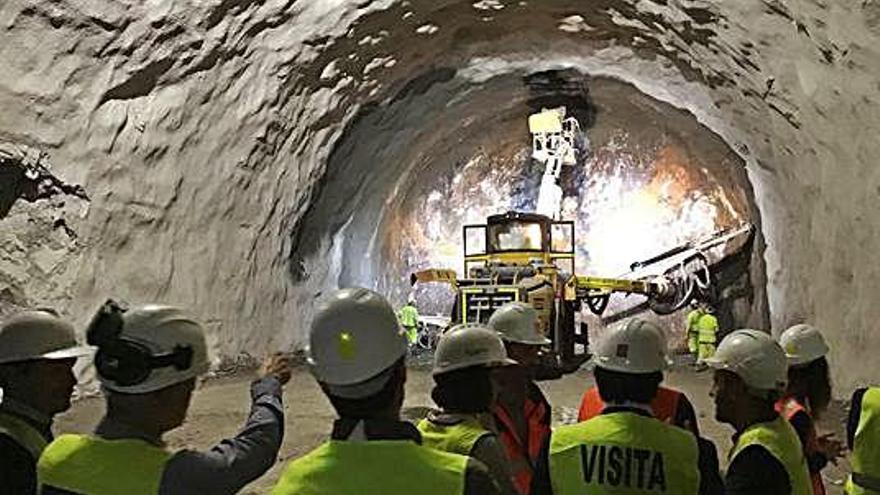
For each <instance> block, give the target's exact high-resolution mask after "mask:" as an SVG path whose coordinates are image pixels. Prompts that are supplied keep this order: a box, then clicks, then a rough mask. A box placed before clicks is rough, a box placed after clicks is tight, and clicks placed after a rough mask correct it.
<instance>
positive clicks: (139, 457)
mask: <svg viewBox="0 0 880 495" xmlns="http://www.w3.org/2000/svg"><path fill="white" fill-rule="evenodd" d="M170 457H171V454H170V453H168V452H167V451H165V450H163V449H161V448H159V447H156V446H155V445H151V444H149V443H147V442H145V441H143V440H133V439H132V440H129V439H125V440H104V439H102V438H97V437H91V436H87V435H61V436H60V437H58V438H56V439H55V441H54V442H52V443H50V444H49V446H48V447H46V450H44V451H43V455H42V456H40V460H39V462H38V463H37V478H38V479H39V483H40V486H41V487H46V486H51V487H54V488H60V489H62V490H67V491H71V492H74V493H83V494H88V495H119V494H125V495H155V494H157V493H159V484H160V482H161V481H162V473H163V472H164V470H165V463H166V462H168V459H169V458H170Z"/></svg>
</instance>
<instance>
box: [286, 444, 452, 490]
mask: <svg viewBox="0 0 880 495" xmlns="http://www.w3.org/2000/svg"><path fill="white" fill-rule="evenodd" d="M467 462H468V458H467V457H465V456H462V455H457V454H450V453H448V452H441V451H439V450H434V449H429V448H427V447H423V446H421V445H418V444H416V443H415V442H412V441H408V440H369V441H363V442H353V441H343V440H331V441H329V442H327V443H325V444H323V445H321V446H320V447H318V448H317V449H315V450H313V451H311V452H310V453H308V454H306V455H305V456H303V457H301V458H299V459H297V460H295V461H293V462H291V463H290V464H289V465H288V466H287V469H286V470H285V471H284V474H282V475H281V479H280V480H278V484H277V485H275V488H273V489H272V495H293V494H296V495H362V494H368V493H369V494H377V495H379V494H381V495H412V494H413V493H418V494H419V495H460V494H463V493H464V478H465V471H466V468H467Z"/></svg>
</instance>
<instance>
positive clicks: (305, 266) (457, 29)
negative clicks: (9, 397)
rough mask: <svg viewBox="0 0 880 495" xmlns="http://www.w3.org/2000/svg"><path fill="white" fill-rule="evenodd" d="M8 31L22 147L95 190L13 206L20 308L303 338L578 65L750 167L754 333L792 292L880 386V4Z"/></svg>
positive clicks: (372, 16)
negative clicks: (109, 301)
mask: <svg viewBox="0 0 880 495" xmlns="http://www.w3.org/2000/svg"><path fill="white" fill-rule="evenodd" d="M0 20H2V23H3V24H2V30H0V63H2V66H3V70H2V71H0V108H2V109H3V110H2V112H0V141H3V142H11V143H16V146H21V145H27V146H29V147H31V148H32V149H34V150H42V151H44V152H46V153H48V157H49V159H48V161H44V165H45V164H48V163H51V166H49V165H46V171H47V173H48V174H51V176H52V177H54V178H56V179H57V180H58V181H59V183H63V184H67V185H70V187H74V186H75V185H81V186H82V188H83V190H81V191H79V190H78V192H80V193H84V194H74V193H73V190H72V189H70V190H68V191H66V192H65V191H63V190H59V192H58V193H57V194H52V195H51V197H50V198H48V199H43V198H35V199H36V202H34V203H30V202H28V201H27V198H25V197H23V196H22V195H21V194H20V192H16V193H9V194H12V196H10V197H15V198H16V199H15V201H11V200H8V198H7V197H6V196H4V199H3V201H7V200H8V201H7V202H9V203H10V204H9V205H8V211H2V213H0V215H2V218H0V226H2V230H0V240H2V241H0V284H2V285H0V300H2V301H3V302H2V304H3V305H4V308H5V309H4V311H5V310H8V309H9V308H11V307H13V306H25V305H32V304H51V305H55V306H58V307H60V308H61V309H63V310H64V311H66V312H67V313H69V314H71V315H72V316H73V317H74V318H75V319H76V321H78V322H80V323H82V322H84V321H85V320H86V318H87V315H88V313H89V312H90V311H91V310H92V309H93V308H94V307H96V306H97V305H98V304H99V303H100V302H101V300H102V299H103V298H105V297H108V296H116V297H120V298H123V299H128V300H131V301H144V300H164V301H172V302H176V303H179V304H183V305H186V306H190V307H192V308H194V309H195V311H196V312H197V313H198V314H200V315H201V316H202V318H203V320H204V321H205V322H206V324H207V326H208V328H209V330H210V336H211V341H212V345H213V346H214V348H215V350H216V351H217V353H218V355H219V356H225V357H232V356H236V355H239V354H240V353H242V352H248V353H251V354H260V353H262V352H265V351H266V350H268V349H271V348H274V347H276V346H279V345H281V346H293V345H297V344H299V343H301V342H302V338H303V334H304V328H305V326H304V325H305V322H307V321H308V315H309V309H310V307H311V304H312V301H313V300H314V298H315V297H316V296H317V295H318V294H319V293H321V292H322V291H325V290H327V289H328V288H331V287H334V286H336V285H337V284H339V283H342V282H345V283H347V282H360V281H363V278H364V277H366V276H368V275H369V276H371V277H372V278H373V279H375V276H374V275H375V267H376V266H379V267H381V266H383V265H384V264H385V262H386V260H389V259H391V257H392V256H393V255H394V254H395V253H396V252H395V251H394V250H393V249H390V248H389V246H392V245H394V243H393V242H392V241H389V240H388V236H389V235H390V234H389V232H391V231H392V230H389V229H392V228H393V226H394V225H397V223H396V222H398V221H399V218H400V215H399V214H400V212H401V211H405V210H406V208H411V207H413V205H415V204H416V203H414V202H413V201H414V200H413V199H412V197H410V196H408V195H407V193H406V191H408V190H411V189H413V188H416V189H417V188H421V187H425V186H424V185H422V184H417V182H416V180H419V181H423V182H424V181H429V182H430V181H431V180H432V178H434V177H442V175H443V174H444V173H447V172H448V170H447V171H446V172H444V170H443V168H444V167H447V168H448V167H454V166H455V163H456V161H455V160H441V159H437V158H436V157H437V156H441V155H450V154H455V155H456V158H460V159H463V160H468V159H470V158H473V157H475V156H477V155H478V154H479V153H480V152H479V151H478V149H477V148H478V147H479V146H491V147H494V149H496V150H498V151H499V153H500V154H499V155H498V156H499V157H502V158H504V157H510V160H513V159H515V158H516V157H518V156H520V154H519V152H520V151H521V150H519V149H518V148H517V147H518V146H521V145H522V141H523V140H524V139H525V140H527V138H528V136H527V135H526V136H524V137H523V136H522V135H521V134H517V135H515V136H513V137H509V138H501V137H499V135H500V134H501V133H500V132H499V131H498V129H504V128H509V129H516V127H515V126H514V124H512V122H514V121H518V122H520V124H519V125H522V123H521V122H522V121H521V120H517V119H522V118H523V117H524V115H523V114H522V111H523V110H524V109H527V108H528V106H527V105H526V104H525V102H526V101H527V100H528V98H527V96H523V95H522V93H521V91H522V81H524V80H527V79H528V78H529V76H530V75H532V74H535V73H538V72H542V71H552V70H559V69H563V68H565V69H567V70H569V71H572V72H574V73H576V74H580V75H581V76H582V77H583V78H584V80H590V81H599V80H601V79H602V78H612V79H618V80H621V81H625V82H626V83H627V84H628V85H630V86H631V89H630V91H633V92H636V91H637V92H641V93H643V96H642V97H640V98H646V100H643V101H648V100H651V101H657V102H658V103H657V105H658V106H657V109H656V115H658V116H660V117H662V116H663V115H672V113H673V112H674V111H675V112H677V111H678V110H674V109H675V108H678V109H681V110H683V111H685V112H689V113H690V114H691V115H692V117H688V118H692V119H696V121H697V122H699V125H701V126H703V127H704V128H705V129H706V132H708V131H711V132H713V133H714V134H715V135H716V136H717V138H718V139H719V140H722V141H723V144H724V145H726V146H727V147H729V149H730V150H733V151H732V152H734V153H736V154H737V155H738V158H737V159H736V160H729V161H728V162H727V165H725V166H727V167H729V168H731V169H733V168H735V169H736V170H732V171H730V172H729V173H722V172H720V171H718V172H717V173H715V174H714V175H713V177H714V179H713V180H715V181H716V182H717V183H719V184H721V185H722V186H724V187H727V188H729V190H730V191H734V192H735V194H734V193H732V194H733V195H734V196H736V195H738V194H740V193H742V194H743V195H744V196H743V198H744V203H743V207H742V208H741V209H740V210H738V211H740V212H741V213H743V215H744V218H746V219H748V220H751V221H753V222H755V223H756V224H758V225H759V226H760V229H761V236H759V239H758V240H757V242H756V245H755V249H754V251H753V253H754V256H755V257H754V259H752V262H751V263H750V267H751V269H752V270H755V271H756V272H755V273H753V277H752V280H751V282H752V285H757V286H758V290H757V291H756V292H755V294H752V295H751V296H750V298H751V302H750V303H748V304H746V305H745V306H743V307H740V308H739V309H738V310H737V311H738V312H740V313H741V316H740V317H738V318H737V320H738V321H740V322H753V323H754V324H764V323H766V322H765V321H764V319H765V317H766V314H767V308H766V306H765V305H764V303H763V302H762V301H765V300H766V301H767V302H768V303H769V316H770V323H771V324H772V327H773V330H774V331H779V330H781V329H782V328H783V327H785V326H786V325H788V324H792V323H795V322H797V321H800V320H807V321H811V322H813V323H815V324H816V325H819V326H821V327H822V328H823V329H825V330H826V331H827V332H828V334H829V340H830V341H831V344H832V348H833V351H832V355H831V361H832V362H833V363H837V364H838V366H835V375H836V377H837V379H838V381H839V382H840V384H841V385H845V386H849V385H852V384H855V383H862V382H866V381H868V380H870V379H872V378H873V379H874V380H876V377H877V376H878V375H880V369H877V366H874V369H872V366H871V365H866V366H861V367H857V368H853V367H844V366H842V365H840V364H841V363H844V362H848V361H851V360H853V359H862V358H864V359H863V361H864V362H865V363H874V362H876V360H873V359H867V358H868V357H869V356H873V350H874V349H877V348H880V337H878V335H880V334H877V333H876V332H874V322H875V321H876V320H877V319H878V318H880V305H878V304H875V302H874V300H873V299H874V297H875V296H876V294H878V293H880V268H878V267H877V266H876V265H875V264H874V263H872V261H873V259H874V252H875V251H876V250H877V248H880V237H878V234H877V230H876V229H874V228H872V227H873V225H874V224H875V223H876V219H875V218H874V217H875V215H876V213H877V211H878V209H877V206H876V204H877V201H878V199H880V169H878V168H877V167H876V166H874V164H873V161H874V157H875V156H877V154H878V152H880V144H878V141H877V140H876V139H874V136H873V134H874V131H875V130H876V129H877V128H878V127H880V83H878V81H880V77H878V76H880V63H878V60H880V53H878V51H880V50H878V48H877V47H878V46H880V44H878V41H880V3H878V2H876V1H872V0H865V1H859V2H850V3H840V2H823V1H820V0H805V1H801V2H792V1H783V0H762V1H756V2H724V3H723V4H722V3H718V2H707V1H689V0H653V1H652V0H639V1H635V0H601V1H591V2H580V1H573V0H572V1H562V0H560V1H552V2H549V1H548V2H545V1H540V2H538V1H525V2H517V1H498V0H484V1H480V2H476V3H474V2H453V1H414V0H411V1H407V2H394V1H367V2H354V1H346V0H337V1H333V2H329V1H327V2H317V1H313V2H303V1H299V2H297V1H295V0H277V1H276V0H266V1H261V2H255V1H252V0H212V1H204V2H188V1H174V0H156V1H151V2H135V1H127V0H88V1H86V0H55V1H51V2H28V1H25V0H7V1H5V2H3V3H2V5H0ZM590 84H595V83H590ZM608 84H611V83H608ZM487 88H497V91H495V92H491V94H488V93H487V94H484V95H483V96H481V97H479V98H472V95H479V94H480V91H485V90H486V89H487ZM593 91H594V93H596V94H594V97H595V98H597V99H598V98H599V95H598V92H599V89H598V88H597V87H595V86H593ZM462 102H465V103H467V104H465V105H462ZM481 102H482V104H481ZM505 102H510V104H507V103H505ZM660 102H662V104H661V103H660ZM617 118H618V119H620V120H621V121H622V122H623V123H624V125H625V124H626V118H625V117H617ZM601 119H602V114H601V113H600V114H599V115H598V119H597V126H599V122H600V121H601ZM662 120H663V119H661V120H660V121H662ZM682 122H683V121H682ZM687 125H690V124H687ZM505 126H507V127H505ZM683 126H685V124H681V125H680V126H678V127H676V128H675V129H674V132H671V133H670V135H679V136H680V135H682V133H681V130H682V129H683V128H684V127H683ZM462 127H467V128H468V133H469V134H468V136H466V138H467V139H464V140H463V141H457V140H456V139H457V138H458V137H459V133H460V129H461V128H462ZM489 128H491V129H492V131H491V132H489V131H485V132H486V134H487V139H486V140H485V142H483V143H481V142H480V139H478V138H477V137H476V136H479V135H480V134H481V133H483V132H484V129H489ZM516 132H519V131H516ZM516 132H514V133H513V134H516ZM493 133H494V134H495V136H494V137H492V140H491V141H490V140H489V138H488V136H489V135H492V134H493ZM503 139H509V140H510V142H509V143H507V144H505V143H503V142H500V141H499V140H502V141H503ZM701 139H702V138H701ZM513 141H518V143H519V144H513ZM525 142H527V141H525ZM461 143H465V144H461ZM487 143H489V144H487ZM499 143H500V144H499ZM462 146H464V147H465V148H467V149H465V150H463V151H462V150H461V149H460V148H461V147H462ZM29 149H30V148H29ZM710 161H712V160H710ZM692 162H694V163H698V162H700V160H698V159H696V158H694V159H693V160H692ZM714 162H717V161H714ZM714 162H713V163H714ZM743 164H744V165H743ZM7 166H8V165H7V164H5V163H4V164H3V167H7ZM3 170H5V168H4V169H3ZM743 170H745V173H744V174H743ZM2 174H3V175H0V177H2V178H3V180H4V186H5V182H6V181H7V180H8V179H7V177H8V176H7V175H6V172H5V171H3V172H2ZM16 187H18V186H16ZM9 190H11V189H9ZM737 191H738V192H737ZM3 194H4V195H7V189H6V188H5V187H4V190H3ZM86 197H87V198H88V199H85V198H86ZM325 208H335V209H334V212H333V214H330V213H329V210H324V209H325ZM322 211H328V213H327V214H321V212H322ZM59 220H61V223H60V224H59ZM58 225H63V226H64V228H56V226H58ZM371 229H372V232H373V234H374V237H376V238H377V239H379V241H375V242H371V241H369V239H368V240H366V241H365V240H364V238H363V236H364V235H366V233H367V232H369V231H370V230H371ZM70 232H73V233H74V234H75V235H70ZM347 232H348V233H347ZM352 233H357V235H352ZM764 243H766V247H765V245H764ZM389 253H390V254H389ZM343 254H344V256H343ZM355 256H362V257H363V258H364V260H365V262H364V263H365V265H363V266H362V265H360V264H357V263H352V262H351V261H350V260H351V259H352V257H355ZM763 262H766V269H765V268H764V265H763ZM364 266H369V267H370V268H369V269H365V268H364ZM364 270H366V271H364ZM365 274H366V275H365ZM765 274H766V298H765V295H764V285H765V280H764V275H765ZM382 283H383V284H386V285H385V286H384V288H385V289H389V290H391V289H393V287H392V286H393V283H388V282H387V281H386V282H382ZM379 284H380V282H379V281H378V280H376V282H375V285H376V286H379Z"/></svg>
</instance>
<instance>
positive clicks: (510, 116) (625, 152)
mask: <svg viewBox="0 0 880 495" xmlns="http://www.w3.org/2000/svg"><path fill="white" fill-rule="evenodd" d="M418 82H419V83H420V86H421V87H422V88H423V89H422V91H418V92H412V91H411V90H410V88H411V87H412V86H407V87H405V88H404V90H402V91H401V92H400V93H399V94H397V95H395V96H394V97H393V98H391V99H390V100H389V101H388V102H386V103H384V104H382V105H373V106H369V107H367V108H365V109H364V110H362V112H361V113H360V114H358V115H356V116H355V117H354V118H353V119H352V122H351V124H349V126H348V127H347V128H346V130H345V132H344V133H343V134H342V135H341V137H340V138H339V140H338V141H337V144H336V146H335V148H334V149H333V152H332V153H331V155H330V158H329V161H328V166H327V174H326V176H325V178H324V179H323V180H322V182H321V184H320V188H319V189H318V192H317V193H316V198H315V200H314V202H313V203H312V206H311V207H310V209H309V211H308V212H307V213H306V215H305V216H304V217H303V220H302V222H301V223H300V224H298V225H297V226H296V228H295V229H294V233H293V249H292V256H291V259H290V263H291V276H292V277H293V278H294V280H295V281H296V282H297V283H308V282H309V279H310V278H311V277H313V276H316V275H317V276H319V277H320V279H321V280H322V281H323V283H327V281H328V279H329V281H331V282H332V283H331V285H337V286H339V287H347V286H366V287H370V288H373V289H376V290H378V291H380V292H382V293H384V294H388V295H389V296H390V297H391V299H392V301H393V302H394V303H395V304H402V303H403V302H404V301H405V299H406V298H407V297H408V296H409V295H410V294H414V295H415V296H416V300H417V303H418V305H419V307H420V308H421V310H422V311H423V312H427V313H436V314H448V313H449V311H450V308H451V305H452V295H451V292H450V291H449V290H448V288H445V289H444V288H437V287H431V286H425V285H424V284H421V285H419V286H417V287H415V288H413V287H411V284H410V280H409V278H410V277H409V276H410V274H411V273H413V272H415V271H418V270H423V269H428V268H450V269H454V270H456V271H457V272H458V273H459V275H460V276H465V273H464V272H463V268H462V259H463V255H464V247H463V246H464V239H463V234H462V228H463V226H464V225H468V224H480V223H484V222H485V219H486V217H488V216H489V215H493V214H499V213H504V212H506V211H522V212H531V211H534V210H535V204H536V201H537V196H538V188H539V184H540V181H541V176H542V174H543V173H544V165H543V164H540V163H537V162H535V161H533V160H532V158H531V137H530V134H529V131H528V126H527V125H526V120H527V117H528V116H529V114H531V113H534V112H538V111H541V110H542V109H545V108H556V107H559V106H564V107H565V108H566V109H567V111H568V113H569V115H573V116H575V117H576V118H577V119H578V121H579V122H580V124H581V128H582V129H583V133H584V137H585V142H586V143H587V144H586V146H585V150H584V151H583V152H582V154H581V156H582V158H581V160H580V161H579V163H578V164H576V165H575V166H572V167H568V168H567V169H566V171H565V172H564V173H563V177H562V179H561V184H562V187H563V191H564V201H563V212H562V215H561V218H562V219H565V220H574V221H575V236H576V239H577V242H576V258H575V270H576V273H579V274H591V275H597V276H604V277H616V276H620V275H622V274H624V273H625V272H628V271H629V266H630V264H631V263H633V262H635V261H639V260H644V259H648V258H651V257H652V256H655V255H657V254H660V253H663V252H665V251H667V250H669V249H672V248H674V247H676V246H680V245H683V244H685V243H687V242H690V241H695V240H699V239H702V238H705V237H706V236H708V235H711V234H713V233H715V232H717V231H721V230H724V229H730V228H734V227H738V226H741V225H744V224H747V223H753V224H755V225H759V224H760V216H759V212H758V210H757V207H756V206H755V202H754V197H753V194H754V193H753V190H752V188H751V185H750V183H749V180H748V177H747V175H746V172H745V163H744V161H743V160H742V158H741V157H740V156H739V155H738V154H737V153H736V152H735V151H734V150H732V149H731V148H730V146H728V145H727V143H725V142H724V140H723V139H721V138H719V137H718V136H717V135H716V134H714V133H713V132H712V131H711V130H709V129H707V128H706V127H705V126H702V125H701V124H700V123H699V122H697V121H696V119H695V118H694V117H693V115H691V114H689V113H688V112H685V111H682V110H680V109H677V108H675V107H673V106H671V105H669V104H665V103H663V102H660V101H658V100H656V99H654V98H651V97H650V96H648V95H645V94H644V93H641V92H640V91H639V90H638V89H637V88H635V87H634V86H632V85H630V84H627V83H625V82H623V81H620V80H619V79H614V78H609V77H595V78H591V77H590V76H589V74H585V73H583V72H579V71H577V70H575V69H562V70H547V71H541V72H537V73H530V72H522V71H518V70H517V71H513V72H508V73H501V74H498V75H495V76H493V77H491V78H489V79H479V80H474V79H469V78H468V77H467V73H465V74H459V73H457V72H455V71H452V70H451V69H433V70H432V71H430V72H426V73H424V74H422V75H421V76H420V77H419V80H418ZM749 254H750V255H751V254H752V252H751V251H750V253H749ZM753 254H755V259H756V260H758V261H757V262H756V263H755V265H756V269H755V270H754V271H752V272H750V266H751V259H750V258H749V260H748V262H746V263H742V264H739V265H737V266H738V267H739V270H740V273H739V275H745V279H746V281H747V283H746V285H747V287H748V296H749V297H750V298H751V297H754V295H755V292H754V291H752V286H753V285H758V286H759V289H758V291H757V293H758V294H761V293H763V290H764V288H763V284H764V280H765V277H764V274H763V272H762V267H763V265H762V264H761V263H760V256H761V254H762V253H761V252H760V251H755V252H754V253H753ZM328 255H329V256H328ZM328 257H329V260H328ZM747 257H748V256H747ZM328 261H329V263H328ZM751 311H752V310H751V308H748V309H747V310H746V311H745V312H743V311H740V312H739V313H738V314H737V315H735V316H734V315H732V314H730V315H729V316H730V318H729V321H727V322H726V323H729V324H730V325H743V324H744V323H745V322H746V321H748V319H749V318H750V317H751V314H750V312H751ZM761 317H765V316H764V315H762V316H761ZM676 330H680V329H676Z"/></svg>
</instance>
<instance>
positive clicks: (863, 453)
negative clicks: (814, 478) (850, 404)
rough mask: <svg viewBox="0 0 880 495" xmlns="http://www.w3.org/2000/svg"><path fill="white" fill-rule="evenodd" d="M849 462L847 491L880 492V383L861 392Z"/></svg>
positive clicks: (854, 494)
mask: <svg viewBox="0 0 880 495" xmlns="http://www.w3.org/2000/svg"><path fill="white" fill-rule="evenodd" d="M850 464H851V465H852V470H853V474H852V475H851V476H850V478H849V480H847V483H846V493H848V494H849V495H867V494H871V495H878V494H880V387H871V388H869V389H867V390H866V391H865V395H864V396H862V413H861V416H859V426H858V427H857V428H856V434H855V439H854V440H853V451H852V456H851V457H850Z"/></svg>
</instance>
